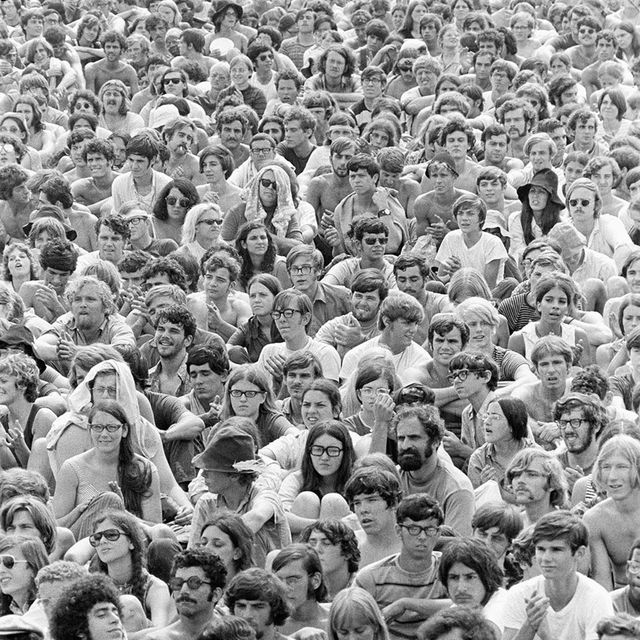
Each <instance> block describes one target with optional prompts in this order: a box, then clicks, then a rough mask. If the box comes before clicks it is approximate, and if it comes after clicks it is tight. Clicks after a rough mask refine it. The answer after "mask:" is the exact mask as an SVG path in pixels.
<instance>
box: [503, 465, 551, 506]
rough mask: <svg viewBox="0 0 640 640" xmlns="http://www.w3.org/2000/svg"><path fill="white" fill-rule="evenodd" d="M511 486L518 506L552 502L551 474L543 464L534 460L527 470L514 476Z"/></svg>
mask: <svg viewBox="0 0 640 640" xmlns="http://www.w3.org/2000/svg"><path fill="white" fill-rule="evenodd" d="M511 486H512V488H513V494H514V496H515V500H516V504H519V505H523V506H524V505H528V504H536V503H540V502H545V501H548V500H550V496H549V493H550V488H549V472H548V471H545V469H544V466H543V462H542V460H541V459H539V458H534V459H533V460H532V461H531V462H530V463H529V466H528V467H527V468H526V469H523V470H522V471H520V472H519V473H518V474H517V475H513V476H512V480H511Z"/></svg>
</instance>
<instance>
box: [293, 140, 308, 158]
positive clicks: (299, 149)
mask: <svg viewBox="0 0 640 640" xmlns="http://www.w3.org/2000/svg"><path fill="white" fill-rule="evenodd" d="M292 149H293V152H294V153H295V154H296V155H297V156H304V155H307V154H308V153H309V151H311V142H309V140H305V141H304V142H301V143H300V144H297V145H296V146H295V147H292Z"/></svg>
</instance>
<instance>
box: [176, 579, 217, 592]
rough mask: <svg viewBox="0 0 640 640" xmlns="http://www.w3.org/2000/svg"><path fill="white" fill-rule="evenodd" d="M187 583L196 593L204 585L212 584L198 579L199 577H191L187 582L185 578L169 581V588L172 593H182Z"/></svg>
mask: <svg viewBox="0 0 640 640" xmlns="http://www.w3.org/2000/svg"><path fill="white" fill-rule="evenodd" d="M185 582H186V583H187V587H189V589H191V590H192V591H196V590H197V589H199V588H200V587H201V586H202V585H203V584H211V583H210V582H209V581H208V580H203V579H202V578H198V576H191V577H190V578H187V579H186V580H185V579H184V578H171V580H169V587H171V591H180V589H182V585H183V584H184V583H185Z"/></svg>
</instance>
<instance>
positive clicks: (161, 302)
mask: <svg viewBox="0 0 640 640" xmlns="http://www.w3.org/2000/svg"><path fill="white" fill-rule="evenodd" d="M174 304H176V301H175V300H174V299H173V298H171V297H170V296H156V297H155V298H154V299H153V300H152V301H151V302H150V303H149V305H148V307H147V314H148V315H149V319H150V320H151V324H153V325H155V323H156V317H157V316H158V314H159V313H160V312H161V311H162V310H163V309H167V308H168V307H170V306H171V305H174Z"/></svg>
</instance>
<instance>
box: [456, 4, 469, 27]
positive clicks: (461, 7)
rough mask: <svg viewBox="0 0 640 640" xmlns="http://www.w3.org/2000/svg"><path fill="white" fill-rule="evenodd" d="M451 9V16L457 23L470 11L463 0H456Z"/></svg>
mask: <svg viewBox="0 0 640 640" xmlns="http://www.w3.org/2000/svg"><path fill="white" fill-rule="evenodd" d="M451 9H452V11H453V17H454V19H455V21H456V22H457V23H458V24H460V23H462V21H463V20H464V19H465V18H466V17H467V16H468V15H469V12H470V11H471V8H470V7H469V5H468V4H467V3H466V2H465V1H464V0H458V2H456V3H455V4H454V5H453V7H452V8H451Z"/></svg>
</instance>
